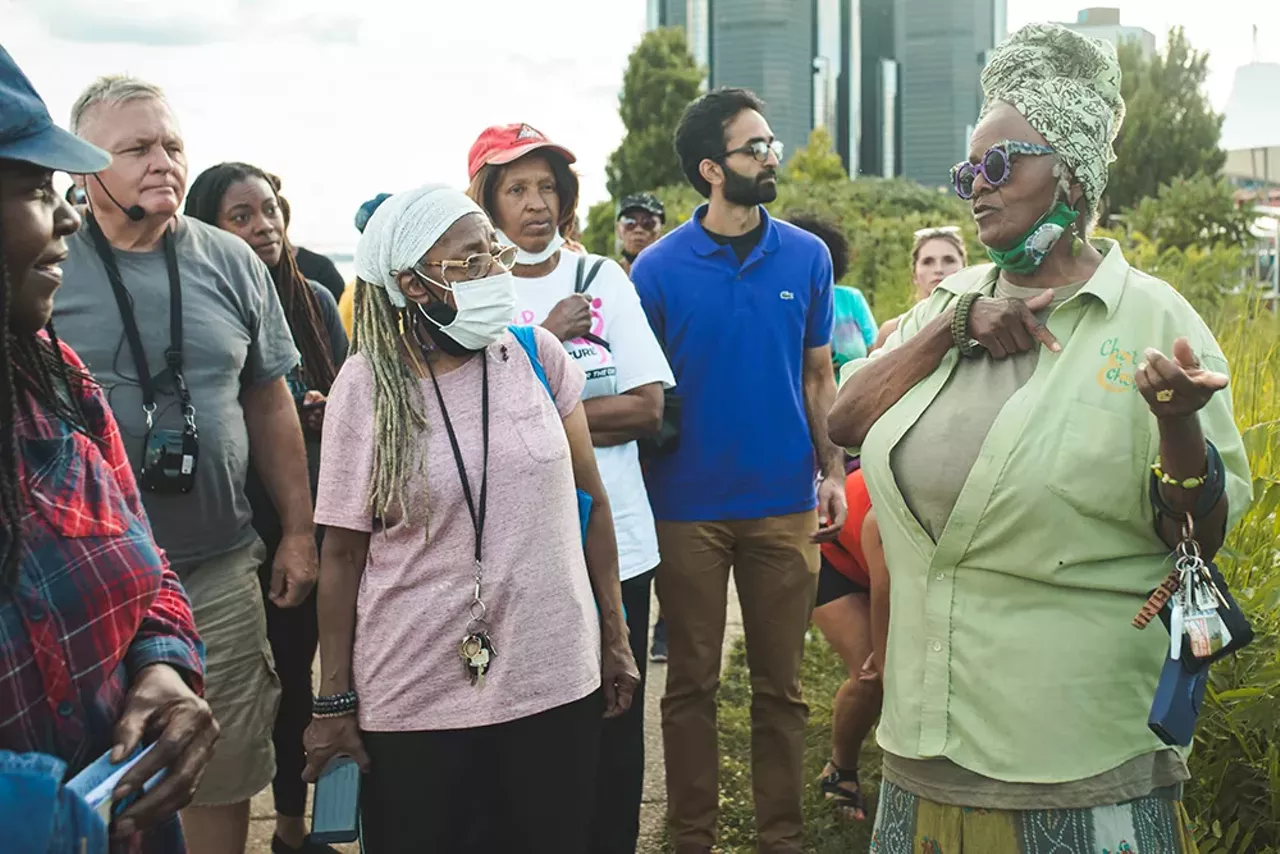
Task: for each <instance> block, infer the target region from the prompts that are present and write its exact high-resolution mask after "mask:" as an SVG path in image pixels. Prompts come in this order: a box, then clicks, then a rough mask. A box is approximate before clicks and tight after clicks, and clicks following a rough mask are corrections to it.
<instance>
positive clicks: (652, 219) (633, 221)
mask: <svg viewBox="0 0 1280 854" xmlns="http://www.w3.org/2000/svg"><path fill="white" fill-rule="evenodd" d="M618 222H620V223H622V230H623V231H635V230H636V229H637V228H638V229H640V230H641V231H654V230H656V229H657V227H658V222H659V221H658V218H657V217H656V216H653V215H651V214H640V215H639V216H636V215H635V214H625V215H623V216H621V217H619V218H618Z"/></svg>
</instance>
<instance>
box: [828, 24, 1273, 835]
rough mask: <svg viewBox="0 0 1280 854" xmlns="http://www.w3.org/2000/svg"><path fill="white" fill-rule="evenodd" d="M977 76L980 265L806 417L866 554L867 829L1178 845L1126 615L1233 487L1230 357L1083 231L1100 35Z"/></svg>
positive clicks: (1088, 216) (1104, 92)
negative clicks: (857, 460) (871, 819)
mask: <svg viewBox="0 0 1280 854" xmlns="http://www.w3.org/2000/svg"><path fill="white" fill-rule="evenodd" d="M982 87H983V92H984V95H985V103H984V105H983V108H982V113H981V117H980V119H979V122H978V125H977V127H976V128H975V130H974V132H973V136H972V138H971V139H970V142H969V156H968V158H967V159H966V160H964V161H963V162H961V163H958V164H956V166H955V168H954V169H953V170H952V179H953V181H954V184H955V191H956V194H957V195H958V196H959V197H960V198H961V199H964V200H966V201H968V202H970V203H971V206H972V210H973V219H974V223H975V225H976V226H977V229H978V237H979V239H980V240H981V241H982V243H983V245H984V246H985V247H986V248H987V255H988V257H989V258H990V260H991V262H992V263H991V264H985V265H980V266H974V267H969V268H967V269H965V270H961V271H960V272H957V273H955V274H953V275H951V276H948V277H946V278H945V279H943V280H942V281H941V283H939V284H938V286H937V288H936V289H934V291H933V292H932V294H930V295H929V296H928V297H927V298H926V299H924V300H923V301H921V302H920V303H918V304H917V305H916V306H915V307H914V308H913V309H911V311H909V312H908V313H907V314H906V315H905V316H904V317H903V318H902V322H901V323H900V324H899V326H898V328H897V330H896V331H895V332H894V333H893V334H892V335H890V336H889V340H888V342H887V343H886V344H885V346H884V348H883V349H881V350H878V351H877V352H876V353H874V354H873V355H872V356H871V357H870V358H869V359H865V360H862V361H861V362H852V363H850V364H849V365H847V366H846V367H845V369H844V372H843V373H844V378H843V379H844V382H843V385H842V388H841V390H840V393H839V396H838V397H837V400H836V404H835V407H834V408H833V409H832V412H831V416H830V421H829V430H830V434H831V439H832V441H834V442H837V443H839V444H842V445H845V446H847V447H855V446H856V447H859V448H860V449H861V454H862V456H861V459H862V471H863V473H864V475H865V479H866V483H867V489H868V492H869V493H870V496H871V500H872V502H873V504H874V506H875V508H876V521H877V524H878V527H879V531H880V536H881V542H882V544H883V548H884V557H885V565H886V566H887V567H888V571H889V573H890V574H891V576H892V584H891V585H890V588H889V594H890V599H891V607H890V609H889V632H888V642H887V645H886V648H885V661H884V669H883V685H884V708H883V713H882V715H881V719H880V725H879V726H878V728H877V730H876V738H877V740H878V741H879V743H880V746H881V747H882V748H883V750H884V775H883V780H884V781H883V785H882V786H881V789H880V796H879V797H880V802H879V808H878V810H877V812H876V827H875V830H874V831H873V842H872V851H874V852H876V853H877V854H911V853H912V852H919V851H922V850H924V851H945V852H947V854H1045V852H1054V854H1092V853H1093V852H1098V851H1130V850H1132V851H1135V852H1144V854H1145V852H1157V851H1158V852H1167V854H1185V852H1189V851H1194V850H1195V843H1194V841H1193V840H1192V839H1191V836H1190V831H1189V828H1188V821H1187V814H1186V810H1185V808H1184V807H1183V804H1182V784H1183V783H1184V782H1185V781H1187V780H1188V779H1189V778H1190V774H1189V772H1188V770H1187V765H1186V751H1185V750H1183V749H1180V748H1179V747H1178V746H1177V745H1176V744H1175V743H1174V742H1175V739H1174V738H1173V736H1172V735H1170V734H1168V733H1165V735H1164V737H1160V736H1158V735H1157V733H1156V732H1154V731H1153V729H1156V727H1150V726H1148V720H1149V717H1150V716H1151V714H1152V710H1153V708H1154V709H1156V720H1155V722H1156V723H1157V724H1159V723H1160V722H1161V721H1162V720H1165V721H1167V718H1166V717H1165V716H1164V715H1162V713H1161V712H1160V711H1159V707H1158V705H1154V704H1153V700H1154V698H1155V697H1156V696H1157V685H1158V684H1160V685H1162V686H1163V685H1164V684H1165V683H1163V681H1162V679H1161V672H1162V667H1163V666H1164V664H1165V661H1166V659H1167V657H1168V655H1169V651H1170V638H1169V635H1168V634H1167V633H1166V632H1163V631H1160V630H1159V629H1158V628H1156V629H1150V630H1148V631H1146V632H1138V631H1135V630H1134V628H1133V625H1134V619H1135V615H1137V614H1139V613H1145V612H1146V611H1147V609H1148V607H1149V606H1148V605H1147V601H1148V596H1149V594H1150V593H1151V591H1152V589H1154V588H1156V587H1158V586H1160V585H1161V583H1162V582H1164V581H1165V579H1166V577H1167V574H1168V573H1169V570H1170V568H1171V564H1172V561H1171V560H1170V552H1171V551H1174V550H1176V549H1181V548H1185V549H1191V548H1192V547H1194V548H1195V549H1196V551H1197V554H1203V555H1204V556H1205V559H1206V560H1210V559H1212V556H1213V554H1214V553H1215V552H1217V550H1218V549H1219V548H1220V547H1221V545H1222V543H1223V539H1224V538H1225V536H1226V532H1227V530H1228V529H1229V527H1230V525H1231V524H1232V523H1233V522H1235V521H1236V520H1238V519H1239V518H1240V516H1241V515H1242V514H1243V513H1244V511H1245V510H1246V508H1247V507H1248V505H1249V502H1250V500H1251V498H1252V490H1251V479H1250V476H1249V465H1248V460H1247V458H1246V455H1245V451H1244V443H1243V441H1242V440H1241V437H1240V433H1239V430H1238V429H1237V427H1236V424H1235V420H1234V418H1233V417H1232V407H1231V392H1230V390H1229V389H1228V384H1229V378H1228V371H1229V368H1228V365H1227V361H1226V359H1225V358H1224V357H1223V354H1222V350H1221V348H1220V347H1219V346H1218V343H1217V342H1216V341H1215V340H1214V338H1213V333H1212V332H1211V331H1210V330H1209V328H1208V327H1207V326H1206V325H1205V323H1204V321H1203V320H1202V319H1201V318H1200V316H1199V315H1198V314H1196V312H1195V310H1194V309H1193V308H1192V307H1191V306H1190V305H1189V304H1188V303H1187V302H1186V300H1184V299H1182V298H1181V297H1180V296H1178V294H1177V292H1175V291H1174V290H1173V289H1172V288H1171V287H1169V286H1168V285H1167V284H1165V283H1164V282H1161V281H1159V280H1157V279H1155V278H1153V277H1152V276H1148V275H1146V274H1144V273H1141V272H1139V271H1138V270H1135V269H1133V268H1131V267H1130V266H1129V264H1128V262H1127V261H1126V260H1125V257H1124V254H1123V252H1122V251H1121V248H1120V247H1119V246H1118V245H1117V244H1116V243H1115V242H1114V241H1110V240H1104V239H1097V238H1092V239H1091V235H1090V234H1089V227H1090V225H1091V224H1092V222H1093V219H1094V217H1095V215H1096V213H1097V210H1098V205H1099V203H1100V201H1101V200H1102V195H1103V192H1104V191H1105V188H1106V184H1107V170H1108V165H1109V164H1110V163H1111V161H1113V160H1114V159H1115V154H1114V152H1113V150H1112V142H1113V140H1114V139H1115V138H1116V134H1117V132H1118V131H1119V129H1120V124H1121V121H1122V120H1123V117H1124V109H1125V107H1124V100H1123V98H1122V97H1121V94H1120V93H1121V88H1120V65H1119V62H1118V61H1117V59H1116V53H1115V49H1114V48H1113V47H1112V46H1111V45H1109V44H1106V43H1104V42H1100V41H1098V40H1096V39H1091V38H1088V37H1086V36H1082V35H1080V34H1078V33H1074V32H1072V31H1070V30H1067V29H1065V28H1063V27H1059V26H1056V25H1052V24H1032V25H1029V26H1027V27H1024V28H1023V29H1021V30H1019V31H1018V32H1017V33H1015V34H1014V35H1012V36H1010V37H1009V39H1008V40H1007V41H1005V42H1004V43H1003V44H1001V45H1000V46H999V47H997V48H996V49H995V51H994V52H993V53H992V55H991V58H990V61H989V62H988V63H987V66H986V68H985V69H984V71H983V72H982ZM1166 354H1168V355H1166ZM1189 517H1194V519H1195V521H1194V537H1195V540H1194V542H1187V540H1189V539H1190V538H1191V537H1192V536H1193V534H1192V533H1190V532H1188V533H1185V534H1184V532H1183V526H1184V525H1185V524H1186V523H1187V522H1186V520H1187V519H1188V518H1189ZM873 586H874V585H873ZM1204 625H1206V626H1208V625H1209V624H1208V623H1205V624H1204ZM1175 631H1176V630H1175ZM1179 640H1181V639H1180V638H1179ZM1188 655H1190V654H1188Z"/></svg>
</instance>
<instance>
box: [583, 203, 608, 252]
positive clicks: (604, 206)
mask: <svg viewBox="0 0 1280 854" xmlns="http://www.w3.org/2000/svg"><path fill="white" fill-rule="evenodd" d="M614 222H615V220H614V218H613V202H611V201H610V200H608V199H605V200H604V201H602V202H596V203H595V204H594V205H592V206H591V207H590V209H588V210H587V227H586V228H585V229H584V230H583V232H582V245H583V246H585V247H586V249H587V251H588V252H594V253H595V254H597V255H605V256H609V257H612V256H613V255H614V254H615V249H616V248H617V247H616V246H615V245H614V243H615V241H614V236H615V235H616V234H617V232H616V230H615V226H614Z"/></svg>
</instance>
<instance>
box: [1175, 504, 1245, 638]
mask: <svg viewBox="0 0 1280 854" xmlns="http://www.w3.org/2000/svg"><path fill="white" fill-rule="evenodd" d="M1188 524H1190V523H1188ZM1176 572H1177V573H1178V575H1179V585H1178V591H1177V593H1176V594H1174V596H1173V599H1172V601H1171V602H1170V609H1171V610H1170V614H1169V657H1170V658H1172V659H1175V660H1177V659H1179V658H1180V657H1181V654H1182V643H1183V641H1182V639H1183V638H1184V637H1185V638H1186V639H1187V646H1188V648H1189V649H1190V651H1191V654H1192V655H1193V656H1195V657H1196V658H1208V657H1209V656H1211V655H1213V654H1214V653H1215V652H1217V651H1218V650H1220V649H1222V648H1223V647H1225V646H1226V645H1227V644H1229V643H1231V632H1230V631H1229V630H1228V629H1227V626H1226V624H1225V623H1224V622H1223V620H1222V617H1221V615H1219V613H1218V605H1219V603H1223V604H1225V602H1226V600H1225V599H1224V598H1223V596H1222V592H1221V591H1220V590H1218V588H1217V585H1215V584H1214V583H1213V577H1212V576H1211V575H1210V574H1209V569H1208V567H1207V566H1205V563H1204V560H1203V559H1202V558H1201V556H1200V546H1199V544H1198V543H1197V542H1196V541H1195V540H1194V539H1193V538H1192V536H1191V532H1190V531H1186V532H1184V537H1183V540H1182V542H1181V543H1179V544H1178V559H1177V563H1176Z"/></svg>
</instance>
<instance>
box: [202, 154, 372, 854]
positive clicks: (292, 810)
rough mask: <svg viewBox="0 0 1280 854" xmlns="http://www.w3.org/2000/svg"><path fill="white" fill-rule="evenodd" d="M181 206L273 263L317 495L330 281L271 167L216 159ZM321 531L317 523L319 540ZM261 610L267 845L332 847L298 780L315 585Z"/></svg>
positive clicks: (263, 501)
mask: <svg viewBox="0 0 1280 854" xmlns="http://www.w3.org/2000/svg"><path fill="white" fill-rule="evenodd" d="M186 214H187V216H192V217H195V218H196V219H199V220H202V221H204V222H207V223H209V224H210V225H215V226H217V227H218V228H221V229H223V230H224V231H229V232H231V233H232V234H236V235H238V236H239V237H241V238H242V239H243V240H244V241H245V242H246V243H248V244H249V245H250V246H251V247H252V248H253V250H254V252H256V253H257V254H258V257H259V258H261V259H262V261H263V262H264V263H265V264H266V265H267V267H268V269H270V271H271V277H272V279H273V280H274V281H275V284H276V290H277V292H278V293H279V295H280V302H281V303H282V304H283V306H284V310H285V315H286V317H287V318H288V321H289V328H290V330H291V331H292V332H293V341H294V344H295V346H296V347H297V348H298V352H299V353H300V354H301V355H302V361H301V362H300V363H299V365H298V366H297V367H296V368H295V369H294V370H293V371H292V372H291V373H290V374H289V377H288V380H289V385H290V387H291V388H292V389H293V392H294V400H295V401H296V402H297V404H298V414H299V417H300V418H301V420H302V426H303V437H304V438H305V440H306V447H307V460H308V463H309V466H308V467H309V469H310V476H311V493H312V495H314V494H315V491H316V483H317V481H318V479H319V475H320V431H321V428H322V427H323V424H324V401H325V395H327V394H328V393H329V387H330V386H331V385H332V384H333V380H334V377H335V376H336V375H337V373H338V367H339V366H340V365H341V364H342V361H343V359H345V358H346V355H347V335H346V332H345V331H344V329H343V327H342V322H341V320H339V318H338V304H337V301H336V300H335V299H334V297H333V295H332V294H331V293H330V292H329V291H328V290H327V289H326V288H324V287H322V286H320V285H318V284H316V283H315V282H312V281H310V280H308V279H307V278H305V277H304V276H303V275H302V273H301V272H300V271H299V270H298V265H297V261H296V260H295V257H294V253H293V247H292V246H290V244H289V238H288V235H287V234H286V233H285V228H286V226H285V217H284V206H283V204H282V201H281V199H280V195H279V192H278V181H276V180H272V176H270V175H269V174H268V173H266V172H264V171H262V170H261V169H258V168H257V167H254V166H250V165H248V164H247V163H222V164H219V165H217V166H214V167H211V168H209V169H206V170H205V171H204V172H203V173H201V175H200V177H198V178H197V179H196V180H195V183H193V184H192V185H191V191H190V193H189V194H188V195H187V204H186ZM245 492H246V493H247V494H248V496H249V502H250V504H252V506H253V526H254V528H255V529H256V530H257V532H258V536H260V537H262V540H263V542H264V543H266V545H267V559H266V561H265V562H264V563H263V569H262V581H263V586H264V594H265V593H266V592H267V588H269V587H270V585H271V583H272V580H271V577H270V573H271V565H272V561H273V557H274V554H275V549H276V546H277V545H278V544H279V542H280V536H281V527H280V518H279V516H278V515H277V514H276V512H275V506H274V504H273V503H272V502H271V499H270V496H269V495H268V494H267V492H266V489H265V488H264V487H263V485H262V483H261V481H259V480H258V479H257V477H256V475H254V474H253V469H252V468H251V469H250V474H249V482H248V483H247V484H246V487H245ZM322 535H323V532H322V531H321V530H320V529H317V531H316V536H317V540H318V539H320V538H321V537H322ZM264 598H266V597H265V596H264ZM266 608H267V637H268V639H269V640H270V641H271V651H272V654H273V655H274V656H275V662H276V671H277V672H278V673H279V675H280V682H281V697H280V710H279V712H278V714H277V716H276V726H275V731H274V733H273V740H274V741H275V748H276V776H275V780H274V781H273V783H272V791H273V793H274V795H275V806H276V835H275V838H274V839H273V840H272V843H271V848H272V851H273V852H276V854H294V852H299V851H301V852H307V854H317V852H331V851H333V849H331V848H329V847H328V846H327V845H320V844H317V843H312V842H311V841H310V840H309V839H308V838H307V831H306V823H305V821H304V818H303V816H304V814H305V812H306V805H307V785H306V783H304V782H303V781H302V769H303V768H304V767H305V766H306V754H305V752H304V750H303V747H302V734H303V732H304V731H305V730H306V728H307V725H308V724H309V723H310V722H311V665H312V662H313V661H314V660H315V655H316V644H317V639H318V630H317V627H316V599H315V592H314V591H313V592H312V594H311V595H310V596H309V597H308V598H307V600H306V601H305V602H303V603H302V604H301V605H299V606H298V607H296V608H287V609H286V608H280V607H277V606H276V605H275V604H274V603H272V602H271V600H270V599H269V598H267V599H266Z"/></svg>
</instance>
